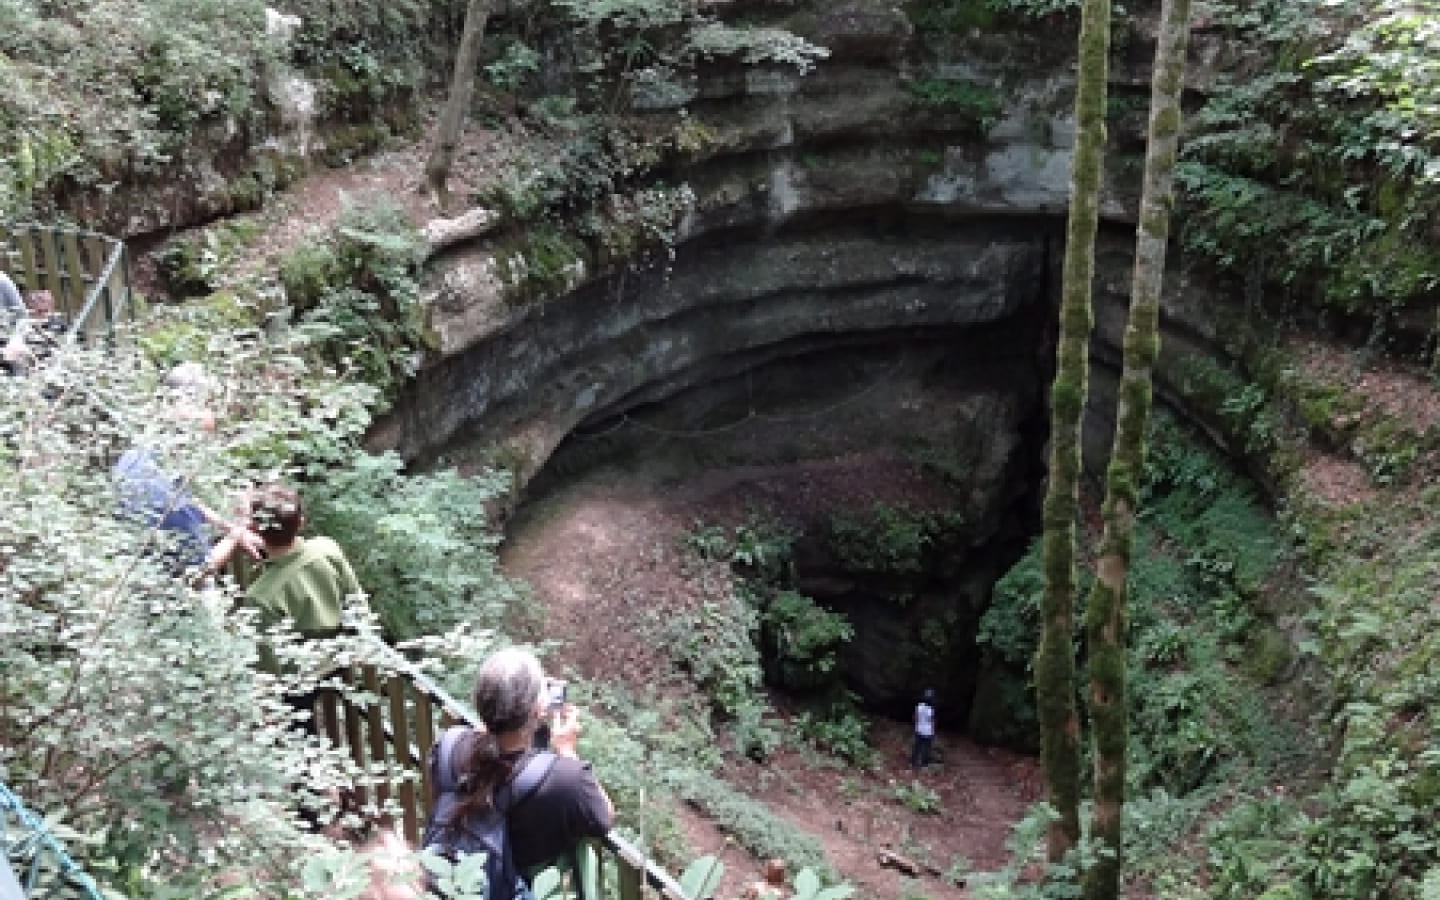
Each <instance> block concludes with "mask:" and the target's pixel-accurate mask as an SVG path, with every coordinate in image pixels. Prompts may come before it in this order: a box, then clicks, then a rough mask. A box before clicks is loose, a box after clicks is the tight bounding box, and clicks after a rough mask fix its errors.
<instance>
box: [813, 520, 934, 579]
mask: <svg viewBox="0 0 1440 900" xmlns="http://www.w3.org/2000/svg"><path fill="white" fill-rule="evenodd" d="M957 524H958V520H956V519H955V518H954V517H953V516H952V515H950V514H946V513H936V512H921V511H917V510H912V509H908V508H906V507H903V506H891V505H890V504H887V503H877V504H875V505H874V506H873V507H871V508H870V509H869V510H866V511H864V512H861V513H837V514H836V515H835V516H833V517H832V518H831V520H830V546H831V548H832V549H833V550H834V551H835V555H836V556H837V557H839V559H840V562H841V563H842V564H843V565H845V566H847V567H849V568H851V569H853V570H855V571H859V572H893V573H898V574H916V573H919V572H921V571H924V564H925V552H926V550H927V548H929V547H930V546H931V545H932V544H933V543H934V541H935V539H936V537H937V536H938V535H939V533H940V532H941V530H942V529H945V528H947V527H950V526H953V525H957Z"/></svg>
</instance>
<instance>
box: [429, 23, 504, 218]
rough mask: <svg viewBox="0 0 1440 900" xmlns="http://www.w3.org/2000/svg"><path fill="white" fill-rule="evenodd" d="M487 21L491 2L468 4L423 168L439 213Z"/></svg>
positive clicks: (444, 208) (446, 202)
mask: <svg viewBox="0 0 1440 900" xmlns="http://www.w3.org/2000/svg"><path fill="white" fill-rule="evenodd" d="M489 18H490V0H470V5H469V6H468V7H466V9H465V29H464V31H462V32H461V34H460V47H459V49H458V50H457V51H456V53H455V71H454V72H453V73H452V74H451V76H450V95H449V96H448V97H446V98H445V109H444V111H443V112H441V114H440V123H439V125H437V126H436V129H435V146H434V148H433V149H432V150H431V151H430V159H429V161H428V162H426V164H425V183H426V184H427V185H428V186H429V187H430V190H431V191H432V192H433V193H434V194H435V201H436V203H438V204H439V206H440V211H441V212H443V213H448V212H449V211H450V191H449V188H448V186H447V185H448V182H449V179H450V168H451V166H452V165H454V163H455V148H456V147H457V146H458V145H459V143H460V132H461V130H462V129H463V128H464V126H465V118H466V116H467V115H468V114H469V112H470V98H471V97H472V96H473V95H474V93H475V69H476V67H477V66H478V64H479V62H480V43H481V41H482V40H483V39H484V37H485V22H486V20H487V19H489Z"/></svg>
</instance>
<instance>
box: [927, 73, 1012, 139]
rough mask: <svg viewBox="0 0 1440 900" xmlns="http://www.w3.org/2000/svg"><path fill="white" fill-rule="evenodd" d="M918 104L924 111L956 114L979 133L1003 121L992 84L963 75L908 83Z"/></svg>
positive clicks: (1000, 107) (996, 94) (998, 95)
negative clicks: (982, 82)
mask: <svg viewBox="0 0 1440 900" xmlns="http://www.w3.org/2000/svg"><path fill="white" fill-rule="evenodd" d="M906 86H907V87H908V88H909V90H910V96H911V97H912V98H913V99H914V101H915V105H916V106H918V107H920V108H921V109H924V110H929V111H933V112H940V113H954V114H956V115H958V116H960V117H961V118H963V119H965V120H966V121H967V122H969V124H970V125H971V127H973V128H974V129H975V130H976V131H978V132H979V133H980V134H985V133H986V132H988V131H989V130H990V129H991V128H994V127H995V125H996V124H997V123H998V122H999V121H1000V113H1001V112H1002V103H1001V102H1000V94H999V92H998V91H996V90H995V89H994V88H993V87H990V86H988V85H985V84H981V83H980V82H978V81H971V80H968V79H963V78H916V79H914V80H912V81H910V82H908V83H907V85H906Z"/></svg>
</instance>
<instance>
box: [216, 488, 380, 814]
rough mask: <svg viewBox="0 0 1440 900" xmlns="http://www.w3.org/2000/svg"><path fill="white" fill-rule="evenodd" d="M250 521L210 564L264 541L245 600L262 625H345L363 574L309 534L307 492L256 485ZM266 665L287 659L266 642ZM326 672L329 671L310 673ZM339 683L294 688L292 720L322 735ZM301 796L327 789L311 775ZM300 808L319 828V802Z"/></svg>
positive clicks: (307, 630)
mask: <svg viewBox="0 0 1440 900" xmlns="http://www.w3.org/2000/svg"><path fill="white" fill-rule="evenodd" d="M248 508H249V522H248V524H247V525H246V526H245V527H244V528H238V529H233V530H231V531H230V532H228V533H227V534H226V535H225V537H223V538H221V540H220V541H219V543H217V544H216V545H215V547H214V548H213V549H212V550H211V553H210V557H209V559H208V560H207V561H206V568H207V570H210V571H220V570H221V569H223V568H225V566H226V565H227V564H228V563H229V561H230V559H231V558H232V557H233V556H234V554H235V551H236V549H237V548H243V547H245V546H246V541H247V540H248V539H250V537H258V538H259V539H260V541H261V545H262V546H261V552H260V558H261V559H262V560H263V562H262V565H261V569H260V575H259V577H258V578H256V579H255V580H254V581H252V582H251V583H250V584H249V586H247V587H246V588H245V599H244V601H243V602H244V603H246V604H247V605H249V606H252V607H254V608H256V609H258V610H259V612H260V625H261V626H262V627H268V626H271V625H275V624H277V623H279V622H282V621H285V620H289V622H290V625H291V627H292V628H294V629H295V630H296V631H298V632H299V633H300V634H301V635H302V636H303V637H305V638H308V639H311V640H318V639H324V638H330V637H335V636H336V635H338V634H340V632H341V630H342V627H343V617H342V614H343V611H344V608H345V602H346V600H347V598H350V597H354V596H363V593H364V592H363V590H362V589H361V587H360V581H359V579H357V578H356V577H355V571H354V569H352V568H351V566H350V561H349V560H348V559H346V557H345V553H344V551H342V550H341V549H340V545H339V544H337V543H335V542H334V541H333V540H331V539H330V538H328V537H305V536H302V535H301V534H300V531H301V529H303V528H304V527H305V508H304V506H303V505H302V504H301V501H300V494H299V493H298V492H297V491H295V489H294V488H291V487H288V486H286V485H283V484H276V483H271V484H265V485H261V486H260V487H258V488H255V489H253V490H251V491H250V493H249V496H248ZM260 667H261V668H262V669H265V670H268V671H271V672H279V671H280V669H281V665H280V662H279V660H278V659H277V658H276V655H275V653H274V651H273V649H271V648H270V647H269V646H268V645H265V644H262V645H261V647H260ZM310 674H312V675H316V676H318V677H320V678H324V677H326V676H327V675H328V674H330V673H329V672H328V671H317V672H313V673H310ZM333 693H334V688H332V687H325V686H323V685H320V686H315V687H309V688H303V689H299V690H294V691H290V692H288V693H286V694H285V695H284V698H283V699H284V700H285V703H286V704H287V705H288V706H289V707H290V708H291V709H292V710H294V712H295V716H294V718H293V719H292V721H291V723H290V727H291V728H293V729H294V730H295V731H297V732H303V733H308V734H311V735H317V736H318V735H322V733H323V732H322V731H321V727H320V725H321V723H320V721H319V718H318V715H317V709H316V701H317V700H318V699H319V698H320V697H322V696H324V695H327V694H332V695H333ZM293 789H294V792H295V795H296V796H297V797H298V796H300V795H301V794H302V793H305V792H308V793H311V794H315V795H320V794H322V793H327V792H322V791H318V790H315V789H314V788H312V787H311V786H310V785H308V784H306V783H304V782H297V783H296V784H295V785H294V788H293ZM299 812H300V815H301V817H302V819H304V821H305V822H306V824H307V825H308V826H309V827H310V828H311V830H315V831H319V830H320V829H321V828H322V827H323V826H324V825H325V820H324V818H323V817H322V816H321V815H320V813H319V812H318V811H317V809H316V808H315V805H314V804H311V803H307V802H302V803H300V806H299Z"/></svg>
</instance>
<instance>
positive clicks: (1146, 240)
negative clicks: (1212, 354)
mask: <svg viewBox="0 0 1440 900" xmlns="http://www.w3.org/2000/svg"><path fill="white" fill-rule="evenodd" d="M1189 34H1190V0H1164V2H1163V4H1162V6H1161V11H1160V36H1159V43H1158V45H1157V46H1156V49H1155V72H1154V75H1153V77H1152V79H1151V88H1150V135H1149V142H1148V145H1147V149H1146V154H1145V180H1144V184H1143V187H1142V192H1141V195H1140V223H1139V227H1138V228H1137V229H1136V235H1135V269H1134V273H1133V275H1132V279H1131V287H1130V317H1129V320H1128V322H1127V323H1126V328H1125V361H1124V369H1123V372H1122V373H1121V376H1120V397H1119V401H1118V403H1119V408H1118V410H1117V412H1116V417H1115V439H1114V444H1113V445H1112V446H1111V450H1110V466H1109V470H1108V471H1107V473H1106V479H1105V507H1104V514H1103V515H1104V522H1105V534H1104V537H1103V539H1102V541H1101V545H1100V559H1099V563H1098V566H1097V569H1096V572H1095V586H1094V588H1093V590H1092V592H1091V594H1090V602H1089V605H1088V607H1087V609H1086V622H1085V634H1086V646H1087V648H1088V649H1089V653H1090V657H1089V663H1090V666H1089V667H1090V725H1091V730H1092V732H1093V734H1094V739H1095V756H1094V759H1095V763H1094V765H1095V773H1094V774H1095V785H1094V791H1095V794H1094V801H1095V802H1094V807H1093V811H1092V813H1091V818H1090V837H1091V839H1092V840H1094V841H1095V842H1096V844H1097V847H1096V849H1097V851H1098V853H1097V855H1096V860H1095V863H1094V865H1093V866H1092V867H1091V868H1090V869H1089V870H1088V871H1087V872H1086V874H1085V881H1084V898H1085V900H1115V898H1118V897H1119V896H1120V876H1121V872H1122V869H1123V866H1124V857H1123V855H1122V853H1121V850H1122V844H1121V834H1122V830H1123V828H1122V827H1123V823H1124V811H1125V754H1126V744H1127V741H1128V738H1129V729H1128V727H1127V716H1128V704H1127V702H1126V681H1125V674H1126V673H1125V667H1126V629H1127V619H1128V616H1127V604H1128V597H1127V594H1126V580H1127V578H1128V576H1129V572H1130V555H1131V547H1132V546H1133V536H1134V530H1135V504H1136V497H1137V494H1138V491H1139V484H1140V481H1141V478H1142V476H1143V474H1144V470H1145V431H1146V427H1147V425H1148V423H1149V420H1150V407H1151V391H1152V387H1153V371H1154V367H1155V359H1156V357H1157V356H1158V354H1159V352H1160V334H1159V320H1160V294H1161V287H1162V285H1163V283H1164V276H1165V247H1166V244H1167V242H1168V240H1169V237H1170V209H1171V206H1172V204H1173V202H1174V181H1175V155H1176V150H1177V148H1178V146H1179V143H1180V95H1181V92H1182V90H1183V89H1184V85H1185V48H1186V44H1187V42H1188V37H1189Z"/></svg>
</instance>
